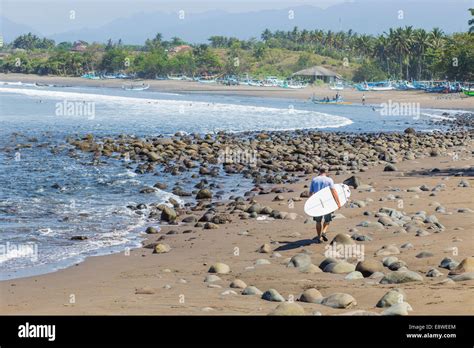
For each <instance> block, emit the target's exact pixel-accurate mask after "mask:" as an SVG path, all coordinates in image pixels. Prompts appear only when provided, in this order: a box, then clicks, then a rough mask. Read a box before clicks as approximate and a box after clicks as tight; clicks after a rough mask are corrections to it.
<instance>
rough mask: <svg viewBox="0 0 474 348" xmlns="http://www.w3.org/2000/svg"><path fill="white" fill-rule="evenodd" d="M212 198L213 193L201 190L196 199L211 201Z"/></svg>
mask: <svg viewBox="0 0 474 348" xmlns="http://www.w3.org/2000/svg"><path fill="white" fill-rule="evenodd" d="M211 198H212V192H211V191H210V190H208V189H202V190H199V191H198V193H197V195H196V199H211Z"/></svg>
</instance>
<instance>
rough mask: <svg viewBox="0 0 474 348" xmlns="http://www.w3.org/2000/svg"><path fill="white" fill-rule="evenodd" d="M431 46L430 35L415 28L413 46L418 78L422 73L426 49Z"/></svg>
mask: <svg viewBox="0 0 474 348" xmlns="http://www.w3.org/2000/svg"><path fill="white" fill-rule="evenodd" d="M430 46H431V41H430V35H429V34H428V33H427V32H426V30H424V29H417V30H415V33H414V47H415V53H416V60H417V62H418V71H417V74H416V76H417V78H418V79H420V78H421V76H422V73H423V65H424V60H425V52H426V49H427V48H429V47H430Z"/></svg>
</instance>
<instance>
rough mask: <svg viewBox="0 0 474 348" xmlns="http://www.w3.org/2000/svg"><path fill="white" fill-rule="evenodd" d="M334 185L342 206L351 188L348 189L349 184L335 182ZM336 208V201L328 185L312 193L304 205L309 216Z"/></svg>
mask: <svg viewBox="0 0 474 348" xmlns="http://www.w3.org/2000/svg"><path fill="white" fill-rule="evenodd" d="M334 187H335V188H336V192H337V195H338V196H339V202H340V203H341V207H342V206H343V205H344V204H346V203H347V200H348V199H349V197H350V196H351V190H350V189H349V186H347V185H345V184H336V185H334ZM337 209H338V208H337V203H336V201H335V200H334V197H333V196H332V193H331V189H330V188H329V187H325V188H323V189H322V190H321V191H318V192H316V193H315V194H313V195H312V196H311V197H309V199H308V200H307V201H306V203H305V205H304V212H305V213H306V214H308V215H309V216H323V215H326V214H329V213H332V212H333V211H336V210H337Z"/></svg>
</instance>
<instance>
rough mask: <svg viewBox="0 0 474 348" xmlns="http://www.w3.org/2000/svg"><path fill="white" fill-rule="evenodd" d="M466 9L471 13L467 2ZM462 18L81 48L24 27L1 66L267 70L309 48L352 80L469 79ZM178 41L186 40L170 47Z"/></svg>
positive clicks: (304, 61) (57, 71)
mask: <svg viewBox="0 0 474 348" xmlns="http://www.w3.org/2000/svg"><path fill="white" fill-rule="evenodd" d="M470 12H471V14H472V15H473V16H474V9H470ZM468 24H469V25H470V27H469V28H468V30H467V31H466V32H465V33H454V34H451V35H448V34H446V33H444V32H443V31H442V30H440V29H439V28H434V29H433V30H431V31H426V30H424V29H417V28H413V27H411V26H407V27H404V28H401V27H400V28H391V29H389V30H388V31H387V32H384V33H383V34H381V35H367V34H358V33H355V32H353V31H352V30H348V31H338V32H333V31H331V30H328V31H324V30H319V29H317V30H306V29H303V30H299V29H298V27H294V28H293V29H292V30H290V31H282V30H276V31H271V30H269V29H266V30H264V31H263V32H262V34H261V37H260V39H257V38H251V39H249V40H240V39H238V38H233V37H225V36H212V37H210V38H209V43H208V44H187V43H186V42H185V41H184V40H182V39H180V38H178V37H173V38H172V39H170V40H163V36H162V35H161V34H157V35H156V36H155V37H154V38H152V39H147V40H146V41H145V43H144V44H143V45H125V44H123V43H122V41H121V40H118V41H117V42H113V41H112V40H109V41H108V42H107V43H91V44H88V43H84V44H85V46H86V48H85V49H84V50H80V51H73V50H71V49H72V48H73V47H74V43H71V42H60V43H58V44H56V43H55V42H54V41H53V40H50V39H47V38H40V37H38V36H36V35H34V34H31V33H28V34H25V35H21V36H19V37H17V38H16V39H15V40H14V41H13V42H11V43H10V44H8V45H4V47H3V48H2V50H1V51H0V52H1V53H2V56H1V60H0V71H2V72H17V73H36V74H42V75H44V74H51V75H61V76H81V75H82V74H84V73H87V72H92V71H94V72H101V73H117V72H123V73H127V74H133V75H134V76H137V77H142V78H156V77H158V76H164V75H167V74H185V75H187V76H196V75H203V74H204V75H206V74H209V75H215V74H222V75H224V74H245V73H250V74H252V73H258V72H274V71H275V70H272V65H275V62H276V61H278V60H281V59H284V58H285V55H289V54H290V53H291V52H293V53H295V52H296V53H297V57H298V59H297V62H295V64H294V65H293V66H292V67H293V68H305V67H308V65H309V64H311V63H312V62H313V61H314V59H313V58H314V57H315V56H316V55H317V56H322V57H329V58H331V59H332V60H333V61H337V62H339V63H338V64H339V65H340V66H341V67H350V66H356V67H357V68H356V69H354V71H353V72H352V73H353V74H352V79H353V80H354V81H363V80H383V79H388V78H391V79H406V80H410V79H416V80H426V79H450V80H459V81H466V80H471V81H472V80H474V19H471V20H470V21H469V23H468ZM181 45H189V48H186V49H185V50H182V52H172V50H173V48H175V47H177V46H181ZM324 62H325V60H323V61H322V63H323V64H324ZM333 65H334V64H333ZM279 72H280V73H281V74H284V73H288V71H281V70H280V71H279ZM277 73H278V71H277Z"/></svg>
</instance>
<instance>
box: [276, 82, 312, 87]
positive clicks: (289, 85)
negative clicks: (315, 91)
mask: <svg viewBox="0 0 474 348" xmlns="http://www.w3.org/2000/svg"><path fill="white" fill-rule="evenodd" d="M280 87H281V88H291V89H302V88H306V87H308V84H307V83H306V84H304V83H295V82H293V81H284V82H283V84H281V85H280Z"/></svg>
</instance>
